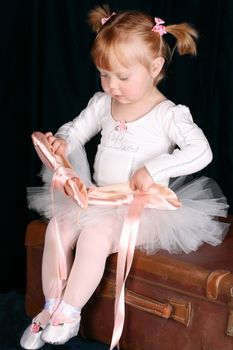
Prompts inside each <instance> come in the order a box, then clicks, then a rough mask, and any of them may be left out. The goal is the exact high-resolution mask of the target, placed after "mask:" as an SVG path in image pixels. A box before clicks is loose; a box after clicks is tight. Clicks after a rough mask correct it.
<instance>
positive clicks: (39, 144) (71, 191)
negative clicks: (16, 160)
mask: <svg viewBox="0 0 233 350" xmlns="http://www.w3.org/2000/svg"><path fill="white" fill-rule="evenodd" d="M31 137H32V142H33V145H34V147H35V150H36V152H37V154H38V156H39V158H40V159H41V161H42V162H43V163H44V165H45V166H46V167H47V168H48V169H50V170H51V171H54V177H53V181H52V184H53V186H54V187H55V188H57V189H59V190H60V191H61V192H63V193H65V194H66V195H67V196H69V197H71V198H72V200H73V201H74V202H75V203H76V204H78V205H79V206H80V207H82V208H86V207H87V202H88V198H87V190H86V187H85V185H84V184H83V182H82V181H81V179H80V178H79V177H78V175H77V174H76V173H75V171H74V170H73V168H72V165H71V164H70V163H69V161H68V159H67V158H66V157H64V156H61V155H57V154H55V153H54V150H53V147H52V145H50V143H49V142H48V140H47V138H46V136H45V135H44V134H43V133H41V132H39V131H35V132H33V133H32V136H31Z"/></svg>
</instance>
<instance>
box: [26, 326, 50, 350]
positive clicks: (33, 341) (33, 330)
mask: <svg viewBox="0 0 233 350" xmlns="http://www.w3.org/2000/svg"><path fill="white" fill-rule="evenodd" d="M46 325H47V324H45V325H44V326H43V327H45V326H46ZM43 327H42V326H41V324H40V323H39V322H34V321H32V323H31V325H30V326H28V327H27V328H26V330H25V331H24V333H23V335H22V337H21V339H20V345H21V347H22V348H23V349H31V350H33V349H40V348H42V346H44V344H45V342H44V341H43V340H42V339H41V334H42V331H43V329H44V328H43Z"/></svg>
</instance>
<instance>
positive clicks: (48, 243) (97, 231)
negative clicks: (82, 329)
mask: <svg viewBox="0 0 233 350" xmlns="http://www.w3.org/2000/svg"><path fill="white" fill-rule="evenodd" d="M110 220H112V221H113V219H109V222H106V221H105V222H99V223H95V224H93V225H88V227H86V228H85V229H83V230H82V231H81V233H80V234H79V236H78V239H77V237H76V238H74V237H69V231H70V230H69V224H68V223H66V225H64V226H63V228H60V237H61V242H62V246H63V249H64V253H65V259H66V264H67V271H68V277H67V280H66V281H64V283H63V285H62V286H61V284H60V283H61V281H60V279H59V266H58V260H57V251H56V244H55V239H56V237H55V234H54V229H55V225H54V220H53V219H52V220H51V221H50V223H49V225H48V228H47V232H46V239H45V246H44V253H43V263H42V282H43V291H44V295H45V298H52V299H59V298H61V295H59V293H60V292H61V289H62V290H63V296H62V299H63V300H64V302H65V303H67V304H70V305H72V306H75V307H78V308H82V307H83V306H84V305H85V304H86V302H87V301H88V300H89V298H90V297H91V295H92V294H93V292H94V291H95V289H96V287H97V286H98V284H99V282H100V280H101V278H102V276H103V273H104V268H105V263H106V259H107V257H108V256H109V255H110V254H111V253H113V252H116V251H117V250H118V245H119V239H120V236H119V235H116V230H114V225H115V224H116V223H114V222H110ZM75 243H76V247H75ZM74 248H76V249H75V257H74ZM59 291H60V292H59Z"/></svg>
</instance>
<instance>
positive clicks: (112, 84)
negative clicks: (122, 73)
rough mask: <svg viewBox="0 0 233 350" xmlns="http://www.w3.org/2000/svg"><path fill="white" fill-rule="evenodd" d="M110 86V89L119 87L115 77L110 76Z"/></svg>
mask: <svg viewBox="0 0 233 350" xmlns="http://www.w3.org/2000/svg"><path fill="white" fill-rule="evenodd" d="M108 86H109V88H110V90H116V89H117V80H116V78H115V77H110V78H109V81H108Z"/></svg>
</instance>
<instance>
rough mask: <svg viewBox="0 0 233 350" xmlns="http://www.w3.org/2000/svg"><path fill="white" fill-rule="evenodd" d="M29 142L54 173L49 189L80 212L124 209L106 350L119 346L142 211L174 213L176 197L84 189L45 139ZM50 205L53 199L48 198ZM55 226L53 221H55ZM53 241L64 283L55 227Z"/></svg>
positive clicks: (124, 187) (163, 190)
mask: <svg viewBox="0 0 233 350" xmlns="http://www.w3.org/2000/svg"><path fill="white" fill-rule="evenodd" d="M32 141H33V144H34V146H35V149H36V151H37V154H38V156H39V157H40V159H41V160H42V162H43V163H44V164H45V165H46V166H47V167H48V168H49V169H50V170H53V171H54V175H53V180H52V194H53V189H54V188H57V189H58V190H60V191H61V192H63V193H64V194H66V195H68V196H69V197H71V199H72V200H73V201H74V202H75V203H76V204H77V205H78V206H80V207H81V208H83V209H85V208H87V206H88V205H105V206H106V205H110V206H118V205H128V211H127V213H126V216H125V219H124V223H123V228H122V232H121V236H120V242H119V252H118V259H117V269H116V298H115V322H114V329H113V335H112V341H111V345H110V350H112V349H113V348H114V347H115V346H116V345H117V344H118V342H119V340H120V337H121V334H122V330H123V326H124V317H125V302H124V295H125V282H126V279H127V276H128V274H129V271H130V268H131V265H132V261H133V257H134V250H135V246H136V242H137V233H138V228H139V223H140V217H141V215H142V212H143V210H144V208H156V209H158V210H176V209H178V208H179V207H180V206H181V203H180V201H179V199H178V198H177V196H176V194H175V193H174V192H173V191H172V190H170V189H169V188H167V187H165V186H162V185H159V184H154V185H153V186H151V187H150V189H149V191H147V192H141V191H133V190H132V189H131V188H130V186H129V184H128V183H123V184H116V185H111V186H103V187H95V186H93V187H91V188H89V189H86V187H85V185H84V184H83V183H82V181H81V180H80V178H79V177H78V175H77V174H76V173H75V171H74V170H73V169H72V167H71V165H70V163H69V162H68V160H67V159H66V158H61V157H58V156H56V155H55V154H54V153H53V150H52V147H51V145H50V144H49V143H48V141H47V139H46V137H45V135H43V134H42V133H40V132H34V133H33V134H32ZM52 201H53V195H52ZM55 223H56V220H55ZM55 227H56V230H55V233H54V234H55V238H56V244H57V251H58V264H59V271H60V279H61V280H63V279H64V280H65V279H67V269H66V260H65V256H64V251H63V247H62V243H61V239H60V235H59V227H58V225H57V224H56V226H55Z"/></svg>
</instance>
